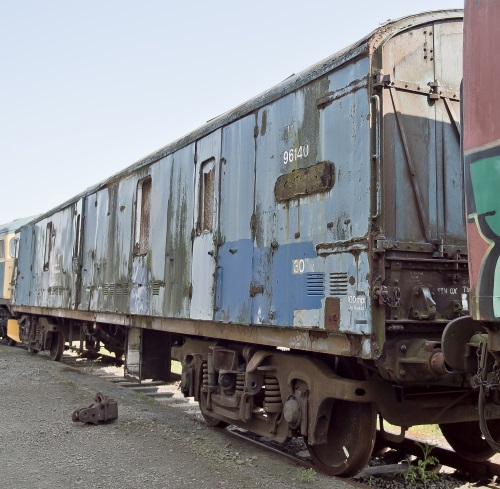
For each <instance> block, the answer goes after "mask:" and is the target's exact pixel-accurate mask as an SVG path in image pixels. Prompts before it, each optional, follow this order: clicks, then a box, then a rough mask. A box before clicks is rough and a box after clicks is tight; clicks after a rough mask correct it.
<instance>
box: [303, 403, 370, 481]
mask: <svg viewBox="0 0 500 489" xmlns="http://www.w3.org/2000/svg"><path fill="white" fill-rule="evenodd" d="M376 420H377V417H376V411H375V409H374V408H373V405H372V404H368V403H367V404H365V403H359V402H348V401H336V402H335V403H334V405H333V407H332V413H331V417H330V425H329V426H328V432H327V442H326V443H322V444H321V445H309V444H307V448H308V450H309V453H310V454H311V458H312V459H313V461H314V464H315V465H317V467H318V469H319V470H321V471H322V472H326V473H327V474H330V475H342V476H344V477H348V476H351V475H355V474H357V473H358V472H359V471H360V470H361V469H363V468H364V467H365V466H366V464H367V463H368V461H369V460H370V456H371V454H372V451H373V444H374V443H375V433H376V428H377V423H376Z"/></svg>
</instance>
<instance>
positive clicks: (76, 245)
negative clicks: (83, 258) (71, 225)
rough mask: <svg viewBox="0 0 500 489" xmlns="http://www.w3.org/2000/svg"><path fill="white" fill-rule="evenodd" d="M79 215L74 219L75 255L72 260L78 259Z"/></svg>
mask: <svg viewBox="0 0 500 489" xmlns="http://www.w3.org/2000/svg"><path fill="white" fill-rule="evenodd" d="M80 220H81V219H80V214H78V217H77V218H76V236H75V254H74V258H78V256H79V255H80Z"/></svg>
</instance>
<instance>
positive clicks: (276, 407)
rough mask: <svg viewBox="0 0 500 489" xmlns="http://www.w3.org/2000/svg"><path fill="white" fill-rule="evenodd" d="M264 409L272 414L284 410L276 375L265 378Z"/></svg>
mask: <svg viewBox="0 0 500 489" xmlns="http://www.w3.org/2000/svg"><path fill="white" fill-rule="evenodd" d="M264 409H265V410H266V411H268V412H272V413H276V412H279V411H281V409H282V402H281V391H280V384H279V382H278V379H277V378H276V377H275V376H274V375H266V376H265V377H264Z"/></svg>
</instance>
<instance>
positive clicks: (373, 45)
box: [34, 9, 463, 221]
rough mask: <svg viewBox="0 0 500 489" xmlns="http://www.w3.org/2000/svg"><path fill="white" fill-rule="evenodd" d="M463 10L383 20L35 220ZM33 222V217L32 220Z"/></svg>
mask: <svg viewBox="0 0 500 489" xmlns="http://www.w3.org/2000/svg"><path fill="white" fill-rule="evenodd" d="M462 17H463V10H460V9H454V10H436V11H431V12H423V13H419V14H414V15H410V16H406V17H402V18H400V19H397V20H391V21H388V22H387V23H385V24H384V25H382V26H380V27H377V28H376V29H375V30H373V31H372V32H371V33H369V34H368V35H367V36H365V37H363V38H362V39H360V40H359V41H357V42H355V43H353V44H351V45H349V46H347V47H345V48H343V49H341V50H340V51H337V52H336V53H334V54H332V55H331V56H329V57H327V58H325V59H323V60H321V61H319V62H318V63H315V64H313V65H312V66H310V67H308V68H306V69H305V70H302V71H301V72H299V73H297V74H296V75H292V76H290V77H289V78H286V79H285V80H283V81H282V82H280V83H278V84H277V85H275V86H274V87H272V88H270V89H269V90H266V91H265V92H262V93H260V94H259V95H257V96H255V97H253V98H251V99H250V100H248V101H247V102H244V103H243V104H241V105H239V106H237V107H235V108H233V109H230V110H229V111H227V112H225V113H223V114H221V115H219V116H217V117H215V118H214V119H211V120H209V121H208V122H207V123H205V124H204V125H202V126H200V127H198V128H197V129H195V130H194V131H192V132H190V133H188V134H186V135H185V136H182V137H181V138H179V139H177V140H175V141H173V142H171V143H169V144H167V145H166V146H163V147H162V148H160V149H158V150H156V151H153V152H152V153H150V154H149V155H147V156H145V157H144V158H141V159H140V160H138V161H136V162H135V163H132V164H131V165H129V166H127V167H126V168H124V169H123V170H120V171H119V172H117V173H114V174H113V175H111V176H110V177H108V178H106V179H105V180H102V181H101V182H99V183H97V184H95V185H92V186H91V187H88V188H87V189H85V190H84V191H83V192H81V193H79V194H77V195H75V196H74V197H72V198H71V199H69V200H67V201H65V202H63V203H62V204H60V205H59V206H57V207H54V208H53V209H50V210H49V211H47V212H45V213H43V214H40V215H39V216H38V219H36V221H40V220H42V219H44V218H46V217H48V216H50V215H52V214H54V213H55V212H58V211H59V210H62V209H64V208H65V207H68V206H69V205H71V204H73V203H75V202H77V201H78V200H80V199H81V198H83V197H85V196H88V195H91V194H93V193H95V192H97V191H98V190H101V189H103V188H105V187H107V186H109V185H110V184H111V183H113V182H114V181H116V180H119V179H121V178H123V177H126V176H127V175H129V174H132V173H133V172H135V171H137V170H139V169H140V168H143V167H145V166H147V165H150V164H152V163H155V162H157V161H159V160H161V159H162V158H165V157H167V156H169V155H171V154H173V153H175V152H176V151H178V150H179V149H181V148H183V147H184V146H187V145H189V144H192V143H193V142H195V141H197V140H199V139H200V138H202V137H204V136H206V135H208V134H210V133H211V132H213V131H215V130H217V129H219V128H221V127H223V126H225V125H227V124H229V123H231V122H234V121H236V120H238V119H241V118H243V117H245V116H246V115H248V114H251V113H252V112H253V111H254V110H256V109H257V108H258V107H260V106H262V105H263V104H268V103H271V102H274V101H275V100H277V99H279V98H280V97H283V96H285V95H288V94H289V93H292V92H293V91H295V90H297V89H299V88H301V87H302V86H304V85H306V84H308V83H309V82H311V81H313V80H315V79H317V78H319V77H321V76H323V75H325V74H327V73H328V72H330V71H332V70H334V69H335V68H338V67H339V66H341V65H343V64H345V63H347V62H349V61H351V60H353V59H355V58H357V57H358V56H360V55H362V54H364V53H367V54H368V55H369V56H370V57H371V56H372V54H373V52H374V51H375V50H376V49H377V48H378V47H379V46H382V45H383V44H384V43H385V42H386V41H387V40H389V39H391V38H392V37H394V36H395V35H397V34H398V33H400V32H402V31H404V30H406V29H409V28H411V27H414V26H415V25H419V24H425V23H427V22H430V21H431V20H437V19H443V18H449V19H453V18H462ZM34 221H35V220H34Z"/></svg>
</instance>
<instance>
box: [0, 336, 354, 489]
mask: <svg viewBox="0 0 500 489" xmlns="http://www.w3.org/2000/svg"><path fill="white" fill-rule="evenodd" d="M97 392H102V393H104V394H105V395H106V396H107V397H110V398H113V399H116V400H117V401H118V410H119V417H118V420H117V421H115V422H114V423H112V424H106V425H99V426H94V425H85V424H82V423H74V422H73V421H72V420H71V413H72V412H73V411H74V410H75V409H78V408H82V407H86V406H88V405H89V404H90V403H91V402H92V401H93V399H94V397H95V395H96V393H97ZM302 470H303V469H302ZM301 475H302V476H303V473H302V472H301V469H300V468H299V466H297V465H295V464H294V463H293V462H292V461H288V460H287V459H284V458H281V457H279V456H277V455H274V454H272V453H269V452H266V451H263V450H261V449H260V448H259V447H255V446H252V445H250V444H246V443H243V442H241V441H239V440H237V439H235V438H234V437H231V436H230V435H229V434H228V433H226V432H225V431H224V430H217V429H212V428H209V427H207V426H206V425H204V424H203V423H202V422H197V421H194V420H192V419H190V418H189V417H187V416H186V415H184V414H182V413H181V412H179V411H178V410H176V409H174V408H172V407H169V406H165V405H161V404H159V403H156V402H154V401H153V402H151V400H150V399H149V400H148V399H145V398H144V397H141V396H137V395H136V394H134V393H133V392H130V391H129V390H127V389H125V388H123V387H119V386H118V385H115V384H111V383H109V382H107V381H106V380H103V379H101V378H98V377H95V376H92V375H89V374H86V373H84V372H82V371H79V370H76V369H73V368H71V367H68V366H66V365H64V364H61V363H56V362H52V361H51V360H50V359H49V358H48V357H47V356H45V355H44V354H38V355H31V354H29V353H28V352H27V351H26V350H24V349H21V348H18V347H9V346H6V345H4V344H0V487H2V489H44V488H51V489H52V488H56V487H60V488H64V489H65V488H70V487H71V488H78V487H82V488H106V489H112V488H120V489H134V488H169V489H170V488H178V487H179V488H183V487H196V488H209V487H210V488H214V487H215V488H220V487H222V488H224V487H237V488H238V489H244V488H249V489H250V488H293V487H308V486H309V487H315V488H325V489H326V488H328V489H344V488H347V487H352V486H350V485H349V484H348V483H346V482H343V481H342V480H338V479H334V478H330V477H327V476H325V475H322V474H315V475H314V481H313V482H312V483H307V482H303V481H301Z"/></svg>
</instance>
